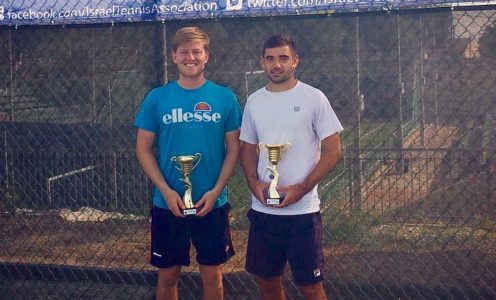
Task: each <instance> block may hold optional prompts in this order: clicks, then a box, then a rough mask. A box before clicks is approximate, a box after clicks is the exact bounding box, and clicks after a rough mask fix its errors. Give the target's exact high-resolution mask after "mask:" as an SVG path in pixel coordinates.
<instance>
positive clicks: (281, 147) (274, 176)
mask: <svg viewBox="0 0 496 300" xmlns="http://www.w3.org/2000/svg"><path fill="white" fill-rule="evenodd" d="M258 147H259V149H260V151H262V148H263V147H265V148H266V149H267V151H268V153H269V161H270V163H271V165H270V166H267V170H269V171H270V178H271V181H270V184H269V189H268V190H267V191H266V195H265V196H266V197H267V198H266V201H267V205H279V204H281V200H282V199H284V195H281V194H279V191H277V185H278V183H279V171H277V164H278V163H279V161H280V160H281V158H283V157H284V156H285V155H286V154H287V153H288V151H289V149H290V148H291V144H290V143H285V144H273V145H269V144H265V143H260V144H259V145H258Z"/></svg>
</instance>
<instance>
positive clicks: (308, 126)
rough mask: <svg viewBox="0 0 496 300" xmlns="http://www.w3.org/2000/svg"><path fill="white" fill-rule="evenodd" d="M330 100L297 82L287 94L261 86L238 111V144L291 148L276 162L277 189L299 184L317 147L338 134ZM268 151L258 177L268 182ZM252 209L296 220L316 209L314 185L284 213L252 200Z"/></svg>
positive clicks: (315, 157)
mask: <svg viewBox="0 0 496 300" xmlns="http://www.w3.org/2000/svg"><path fill="white" fill-rule="evenodd" d="M342 130H343V127H342V126H341V123H340V122H339V120H338V118H337V117H336V114H335V113H334V110H333V109H332V108H331V105H330V103H329V100H328V99H327V97H326V96H325V95H324V93H322V92H321V91H320V90H318V89H316V88H314V87H312V86H310V85H308V84H306V83H303V82H301V81H298V83H297V84H296V85H295V86H294V87H293V88H292V89H290V90H287V91H284V92H270V91H268V90H267V89H266V88H265V87H264V88H261V89H259V90H258V91H256V92H254V93H253V94H251V95H250V96H249V97H248V100H247V102H246V105H245V109H244V112H243V120H242V123H241V136H240V139H241V140H242V141H244V142H247V143H250V144H260V143H265V144H286V143H290V144H291V147H290V149H289V151H288V152H287V153H286V155H285V156H283V158H282V159H281V160H280V161H279V163H278V165H277V170H278V171H279V184H278V186H279V187H283V186H289V185H292V184H297V183H301V182H302V181H303V180H304V179H305V178H306V177H307V176H308V174H309V173H310V172H311V171H312V169H313V168H314V167H315V165H316V164H317V162H318V161H319V159H320V142H321V141H322V140H323V139H325V138H326V137H329V136H331V135H333V134H334V133H336V132H341V131H342ZM267 166H270V162H269V160H268V152H267V150H266V149H264V148H262V149H261V151H260V156H259V160H258V166H257V172H258V178H259V180H261V181H265V182H269V181H270V178H269V175H270V172H269V170H267V168H266V167H267ZM251 207H252V208H253V209H254V210H256V211H259V212H263V213H267V214H273V215H300V214H306V213H313V212H317V211H319V210H320V199H319V196H318V194H317V186H315V187H314V188H313V189H312V190H311V191H310V192H309V193H308V194H306V195H305V196H303V198H302V199H301V200H299V201H298V202H296V203H294V204H291V205H289V206H286V207H284V208H274V207H265V206H263V205H262V204H261V203H260V202H259V201H258V200H257V199H256V198H255V197H254V196H253V195H252V205H251Z"/></svg>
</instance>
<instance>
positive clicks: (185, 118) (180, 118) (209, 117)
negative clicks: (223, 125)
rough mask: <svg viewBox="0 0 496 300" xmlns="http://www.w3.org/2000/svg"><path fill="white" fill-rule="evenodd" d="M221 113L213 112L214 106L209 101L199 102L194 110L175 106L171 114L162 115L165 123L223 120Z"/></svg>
mask: <svg viewBox="0 0 496 300" xmlns="http://www.w3.org/2000/svg"><path fill="white" fill-rule="evenodd" d="M221 117H222V116H221V115H220V113H217V112H212V107H210V105H209V104H208V103H207V102H198V103H196V104H195V107H194V109H193V111H185V110H183V108H173V109H172V111H171V113H170V114H165V115H164V116H163V117H162V121H163V122H164V124H173V123H183V122H185V123H191V122H205V123H209V122H214V123H219V122H220V120H221Z"/></svg>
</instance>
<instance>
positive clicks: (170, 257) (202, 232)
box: [150, 203, 234, 268]
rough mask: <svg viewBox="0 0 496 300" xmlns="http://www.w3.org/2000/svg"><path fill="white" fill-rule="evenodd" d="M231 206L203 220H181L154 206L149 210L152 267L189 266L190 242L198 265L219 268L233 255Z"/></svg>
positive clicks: (195, 217)
mask: <svg viewBox="0 0 496 300" xmlns="http://www.w3.org/2000/svg"><path fill="white" fill-rule="evenodd" d="M230 208H231V206H230V205H229V203H226V204H225V205H224V206H222V207H219V208H216V209H213V210H212V211H211V212H209V213H208V214H207V215H206V216H204V217H197V216H187V217H185V218H179V217H176V216H174V215H173V214H172V212H171V211H170V210H168V209H163V208H159V207H156V206H154V207H153V208H152V209H151V210H150V214H151V216H152V221H151V247H150V264H152V265H153V266H155V267H158V268H169V267H173V266H189V264H190V257H189V256H190V255H189V254H190V253H189V250H190V245H191V242H192V243H193V245H194V246H195V249H196V253H197V256H196V261H197V262H198V263H199V264H201V265H206V266H216V265H220V264H222V263H225V262H226V261H227V260H228V259H229V258H231V256H233V255H234V248H233V245H232V240H231V231H230V227H229V210H230Z"/></svg>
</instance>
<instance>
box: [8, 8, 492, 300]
mask: <svg viewBox="0 0 496 300" xmlns="http://www.w3.org/2000/svg"><path fill="white" fill-rule="evenodd" d="M4 2H5V3H4ZM4 2H2V1H0V7H2V10H3V11H1V13H0V15H1V14H2V13H3V15H4V16H7V12H9V13H11V15H8V17H9V18H10V19H9V20H11V21H12V20H14V21H15V20H16V19H15V18H14V19H12V18H13V16H14V15H15V13H14V11H7V9H6V8H5V7H6V6H7V2H9V1H4ZM10 2H12V1H10ZM145 2H146V1H145ZM229 3H230V4H231V5H236V3H237V2H236V3H234V2H232V1H229ZM241 3H243V2H242V1H241ZM245 3H247V2H246V1H245ZM271 3H279V2H277V1H276V2H271ZM312 3H313V2H312ZM333 3H334V4H336V5H337V4H339V3H341V5H345V3H347V2H346V1H340V2H333ZM349 3H351V2H349ZM356 3H358V2H356ZM364 3H365V2H364ZM380 3H383V5H380V6H379V2H369V4H370V7H366V6H364V5H365V4H363V3H362V4H360V5H361V6H360V5H359V4H356V8H361V10H363V12H359V13H353V12H350V13H339V14H332V13H330V11H325V12H324V13H322V11H321V12H316V13H315V14H310V12H309V11H306V12H305V13H304V14H303V15H300V16H277V17H275V16H263V17H241V16H242V14H241V13H238V15H235V16H238V17H236V18H213V19H195V20H166V21H162V22H160V21H159V22H157V21H156V19H153V18H152V19H153V20H155V21H151V22H145V21H144V20H143V19H142V20H137V19H135V18H133V19H129V20H128V21H133V22H123V23H113V21H112V22H111V21H109V22H107V23H106V22H104V21H101V22H96V21H95V22H94V23H99V24H80V25H69V24H66V23H64V24H58V25H57V22H55V25H51V26H49V25H45V23H46V24H50V22H49V21H46V22H45V23H44V22H40V23H39V24H32V26H31V25H30V24H28V23H29V22H28V23H26V22H27V21H26V20H24V21H25V23H21V25H23V26H15V25H13V24H7V25H4V26H0V58H1V62H2V63H1V64H0V120H1V122H0V132H1V138H0V150H1V151H0V157H1V158H0V184H1V185H0V189H1V193H0V197H1V198H0V199H1V202H0V279H1V280H0V286H1V290H2V293H1V294H0V298H1V299H25V298H49V299H55V298H62V299H65V298H71V299H72V298H86V299H93V298H95V299H142V298H144V299H149V298H152V297H153V296H154V284H155V280H156V277H155V276H156V275H155V273H154V269H153V268H152V267H150V266H149V265H148V263H147V260H148V251H149V250H148V247H149V221H148V209H149V206H150V203H151V202H150V195H151V189H152V185H151V183H150V182H149V181H148V180H147V179H146V177H145V176H144V174H143V173H142V171H141V170H140V167H139V165H138V163H137V160H136V158H135V155H134V143H135V132H136V130H135V129H134V128H133V127H132V126H131V123H132V121H133V118H134V116H135V114H136V110H137V108H138V106H139V105H140V103H141V101H142V99H143V97H144V95H145V94H146V93H147V92H148V91H149V90H150V89H151V88H153V87H156V86H158V85H160V84H163V83H164V82H166V81H168V80H172V79H175V78H176V77H177V70H176V68H175V65H174V64H173V63H172V62H171V59H170V56H169V55H168V53H169V51H170V47H169V43H170V40H171V37H172V35H173V34H174V32H175V31H176V30H177V29H179V28H180V27H183V26H186V25H196V26H199V27H201V28H202V29H203V30H205V31H206V32H207V33H208V34H209V35H210V37H211V38H212V41H211V52H212V53H211V58H210V61H209V65H208V67H207V77H208V78H209V79H211V80H213V81H215V82H218V83H220V84H225V85H227V86H229V87H231V88H232V89H233V90H234V91H235V93H236V94H237V96H238V98H239V101H240V103H241V104H242V106H243V105H244V102H245V100H246V97H247V95H248V94H249V93H251V92H253V91H254V90H256V89H258V88H260V87H261V86H263V85H264V83H265V82H266V79H265V76H264V74H263V72H261V71H260V66H259V63H258V56H259V55H260V51H261V50H260V47H261V42H262V40H263V38H264V37H266V36H267V35H268V34H271V33H275V32H284V33H289V34H291V35H292V36H293V37H294V38H295V40H296V42H297V48H298V49H297V50H298V52H299V54H300V56H301V62H300V66H299V68H298V70H297V73H298V78H299V79H301V80H302V81H304V82H307V83H309V84H311V85H313V86H315V87H317V88H319V89H321V90H322V91H323V92H324V93H325V94H326V95H327V97H328V98H329V100H330V102H331V105H332V106H333V108H334V110H335V111H336V113H337V115H338V117H339V118H340V120H341V121H342V123H343V125H344V127H345V131H344V132H343V133H342V140H343V151H344V155H343V159H342V160H341V161H340V163H339V164H338V166H337V167H336V168H335V170H333V171H332V173H331V174H329V176H328V177H327V178H326V179H325V180H324V181H323V182H322V183H321V184H320V195H321V198H322V213H323V220H324V248H325V256H326V263H327V266H326V267H327V268H326V270H325V281H324V285H325V290H326V293H327V294H328V295H329V297H332V298H360V299H361V298H366V299H368V298H371V299H393V298H394V299H397V298H407V299H422V298H428V299H431V298H437V299H453V298H455V299H459V298H477V299H494V298H496V271H495V270H496V154H495V153H496V79H495V78H496V68H495V67H496V51H495V49H496V27H495V24H496V10H495V8H494V7H492V6H484V7H482V6H474V7H472V8H467V7H465V8H460V7H459V8H456V7H451V8H450V9H446V8H439V7H434V5H432V6H433V7H432V8H429V9H423V10H419V9H416V10H404V9H399V10H390V9H387V8H388V7H390V6H388V5H386V4H387V3H386V2H380ZM384 3H386V4H384ZM391 3H392V2H391ZM401 3H403V4H404V7H405V8H406V7H407V4H408V5H411V6H415V3H414V2H413V1H412V2H401ZM418 3H421V2H418ZM418 3H417V4H418ZM436 3H437V2H436ZM436 3H433V2H431V3H430V4H436ZM372 4H373V5H372ZM488 4H489V3H488ZM191 5H193V4H191ZM274 7H276V6H274ZM346 8H350V6H347V7H346ZM369 8H370V9H369ZM372 8H373V9H372ZM353 10H355V9H353V7H351V9H348V11H353ZM367 10H369V12H365V11H367ZM19 14H20V13H19ZM17 17H18V19H17V20H23V19H22V18H21V17H20V15H19V16H17ZM96 19H97V18H96ZM144 19H146V18H144ZM14 21H12V22H14ZM75 23H77V22H75ZM24 25H25V26H24ZM229 185H230V202H231V205H232V207H233V209H232V212H231V222H232V231H233V239H234V243H235V247H236V251H237V254H236V255H235V256H234V257H233V258H232V259H231V260H230V261H229V262H228V263H227V264H226V266H225V267H224V285H225V292H226V298H228V299H234V298H236V299H256V298H258V297H259V294H258V289H257V287H256V284H255V283H254V280H253V278H252V277H251V276H250V275H248V274H247V273H246V272H245V270H244V259H245V249H246V241H247V229H248V222H247V219H246V212H247V211H248V209H249V205H250V200H249V194H248V189H247V187H246V185H245V181H244V178H243V175H242V172H241V171H240V170H238V171H237V172H236V174H235V176H234V177H233V178H232V180H231V181H230V184H229ZM284 280H285V281H284V283H285V289H286V292H287V293H288V295H289V297H290V299H300V298H301V295H299V294H298V291H297V287H296V286H295V285H294V284H293V283H292V280H291V274H290V272H289V271H288V272H287V273H286V274H285V276H284ZM200 286H201V283H200V280H199V276H198V267H197V266H196V265H192V266H191V267H188V268H185V269H183V273H182V275H181V281H180V294H181V296H182V297H183V298H184V299H190V298H191V299H197V298H199V297H200Z"/></svg>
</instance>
